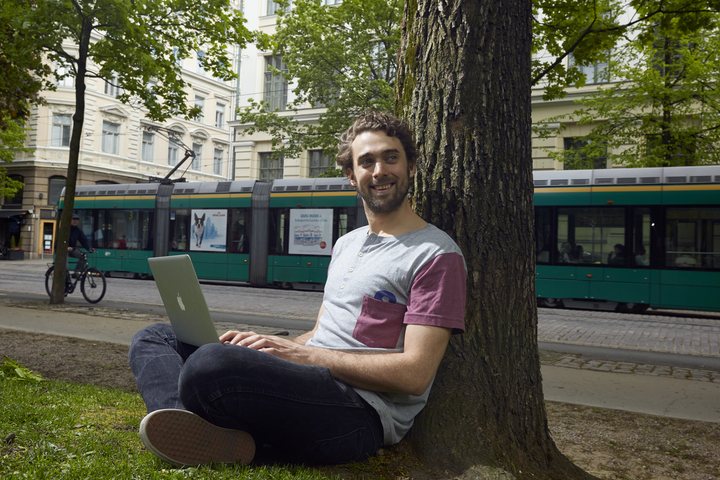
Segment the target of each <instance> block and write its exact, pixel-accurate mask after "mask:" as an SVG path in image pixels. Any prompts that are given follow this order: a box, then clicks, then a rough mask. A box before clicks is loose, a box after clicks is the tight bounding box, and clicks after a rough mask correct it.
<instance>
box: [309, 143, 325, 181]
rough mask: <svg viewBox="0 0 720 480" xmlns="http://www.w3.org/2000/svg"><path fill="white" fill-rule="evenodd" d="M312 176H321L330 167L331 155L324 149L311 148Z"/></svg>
mask: <svg viewBox="0 0 720 480" xmlns="http://www.w3.org/2000/svg"><path fill="white" fill-rule="evenodd" d="M308 153H309V154H310V175H309V177H310V178H315V177H319V176H320V175H321V174H323V173H325V172H327V171H328V169H329V168H330V160H331V159H330V157H329V156H328V155H325V154H324V153H323V151H322V150H310V151H309V152H308Z"/></svg>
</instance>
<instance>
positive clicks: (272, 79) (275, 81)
mask: <svg viewBox="0 0 720 480" xmlns="http://www.w3.org/2000/svg"><path fill="white" fill-rule="evenodd" d="M270 67H274V68H276V69H278V70H280V72H282V73H287V71H288V70H287V65H285V62H283V61H282V55H275V56H274V57H265V90H264V100H265V101H266V102H267V103H269V104H270V109H271V110H285V105H286V104H287V96H288V83H287V81H286V80H285V77H284V76H283V75H281V74H277V75H276V74H275V73H274V72H273V71H272V70H270Z"/></svg>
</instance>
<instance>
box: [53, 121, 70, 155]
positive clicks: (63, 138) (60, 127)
mask: <svg viewBox="0 0 720 480" xmlns="http://www.w3.org/2000/svg"><path fill="white" fill-rule="evenodd" d="M71 129H72V118H71V116H70V114H58V113H54V114H53V126H52V145H53V147H67V146H69V145H70V131H71Z"/></svg>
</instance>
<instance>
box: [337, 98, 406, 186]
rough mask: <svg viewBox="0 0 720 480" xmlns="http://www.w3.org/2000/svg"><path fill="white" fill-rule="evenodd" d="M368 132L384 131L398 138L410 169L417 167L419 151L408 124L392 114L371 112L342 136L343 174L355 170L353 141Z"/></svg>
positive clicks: (339, 160)
mask: <svg viewBox="0 0 720 480" xmlns="http://www.w3.org/2000/svg"><path fill="white" fill-rule="evenodd" d="M368 131H373V132H377V131H383V132H385V134H386V135H387V136H388V137H396V138H397V139H398V140H400V143H402V146H403V149H404V150H405V157H406V158H407V162H408V167H410V166H413V165H415V162H416V160H417V150H416V149H415V139H414V138H413V134H412V131H410V127H409V126H408V124H407V123H406V122H405V121H404V120H401V119H399V118H397V117H396V116H395V115H392V114H390V113H387V112H377V111H373V110H370V111H367V112H365V113H363V114H362V115H360V116H359V117H358V118H357V120H355V123H353V124H352V125H350V128H348V129H347V130H346V131H345V132H344V133H343V134H342V135H341V136H340V143H339V144H338V158H337V163H338V165H340V168H342V171H343V173H347V169H348V168H349V169H350V170H353V154H352V143H353V141H354V140H355V138H356V137H357V136H358V135H360V134H361V133H364V132H368Z"/></svg>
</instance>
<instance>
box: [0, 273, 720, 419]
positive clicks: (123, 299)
mask: <svg viewBox="0 0 720 480" xmlns="http://www.w3.org/2000/svg"><path fill="white" fill-rule="evenodd" d="M46 268H47V267H46V265H45V264H44V263H43V262H39V261H25V262H17V263H15V262H1V263H0V327H2V328H13V329H18V330H28V331H36V332H37V331H44V332H46V333H52V334H57V335H70V336H77V337H80V338H87V339H97V340H105V341H112V342H116V343H125V344H127V343H129V341H130V338H132V335H133V334H134V332H136V331H137V330H139V329H140V328H142V327H143V326H144V325H146V324H149V323H154V322H156V321H158V320H160V321H167V319H164V318H162V315H164V308H163V307H162V306H161V301H160V296H159V294H158V292H157V289H156V288H155V285H154V283H153V282H152V281H142V280H130V279H118V278H110V279H108V293H107V297H106V299H104V300H103V301H102V302H101V303H100V304H99V305H98V306H91V305H88V304H87V303H85V302H84V300H83V299H82V297H81V296H80V295H79V294H78V295H73V296H71V298H69V301H68V302H67V303H66V304H65V305H63V306H61V307H54V308H52V309H48V306H47V304H46V303H44V301H45V300H46V298H47V296H46V294H45V290H44V285H43V273H44V271H45V269H46ZM202 289H203V292H204V294H205V296H206V299H207V303H208V305H210V306H211V307H212V308H211V313H212V316H213V320H215V323H216V327H217V328H218V330H220V331H222V330H226V329H229V328H237V329H245V328H250V329H253V330H256V331H258V332H261V333H277V331H278V330H285V331H287V332H288V333H289V334H290V335H296V334H299V333H300V332H302V331H307V330H308V329H309V328H311V327H312V325H313V324H314V318H315V316H316V315H317V309H318V306H319V305H320V302H321V300H322V295H321V294H320V293H317V292H298V291H289V290H279V289H265V288H251V287H248V286H236V285H213V284H207V283H204V284H203V285H202ZM18 300H19V302H18ZM28 300H30V302H28ZM39 300H41V301H42V302H41V301H39ZM18 307H22V308H18ZM29 307H30V308H29ZM33 309H40V310H42V311H38V310H33ZM77 312H82V313H88V314H89V315H77ZM719 338H720V316H718V317H717V319H715V318H712V317H707V316H706V317H682V318H679V317H673V316H669V315H665V316H663V315H660V316H658V315H653V316H650V315H632V314H617V313H612V312H589V311H578V310H551V309H539V313H538V340H539V344H540V348H541V360H542V363H543V369H542V375H543V390H544V392H545V398H546V399H547V400H554V401H560V402H567V403H577V404H582V405H592V406H599V407H606V408H615V409H621V410H630V411H635V412H644V413H651V414H655V415H662V416H670V417H676V418H687V419H693V420H702V421H710V422H718V421H720V404H719V403H718V402H717V399H718V398H720V351H719V350H718V341H719Z"/></svg>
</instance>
